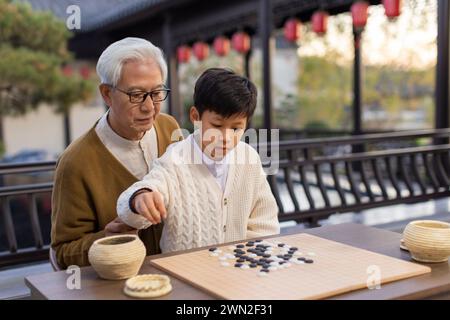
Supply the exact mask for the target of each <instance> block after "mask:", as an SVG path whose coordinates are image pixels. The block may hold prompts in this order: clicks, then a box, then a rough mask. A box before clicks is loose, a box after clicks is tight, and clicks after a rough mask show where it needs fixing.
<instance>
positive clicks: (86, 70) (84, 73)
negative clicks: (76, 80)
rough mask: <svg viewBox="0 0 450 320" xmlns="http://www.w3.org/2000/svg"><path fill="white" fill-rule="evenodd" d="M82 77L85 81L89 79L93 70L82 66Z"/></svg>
mask: <svg viewBox="0 0 450 320" xmlns="http://www.w3.org/2000/svg"><path fill="white" fill-rule="evenodd" d="M80 75H81V77H82V78H83V79H84V80H86V79H89V77H90V75H91V70H89V67H87V66H82V67H81V69H80Z"/></svg>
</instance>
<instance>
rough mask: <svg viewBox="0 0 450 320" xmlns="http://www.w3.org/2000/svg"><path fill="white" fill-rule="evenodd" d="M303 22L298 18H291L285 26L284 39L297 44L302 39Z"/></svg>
mask: <svg viewBox="0 0 450 320" xmlns="http://www.w3.org/2000/svg"><path fill="white" fill-rule="evenodd" d="M300 32H301V22H300V20H298V19H297V18H291V19H289V20H287V21H286V23H285V24H284V37H285V38H286V40H287V41H289V42H295V41H297V40H298V39H299V38H300Z"/></svg>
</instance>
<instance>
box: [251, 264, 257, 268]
mask: <svg viewBox="0 0 450 320" xmlns="http://www.w3.org/2000/svg"><path fill="white" fill-rule="evenodd" d="M257 266H258V265H257V264H256V263H250V268H256V267H257Z"/></svg>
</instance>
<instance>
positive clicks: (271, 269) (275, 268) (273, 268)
mask: <svg viewBox="0 0 450 320" xmlns="http://www.w3.org/2000/svg"><path fill="white" fill-rule="evenodd" d="M267 269H269V270H270V271H275V270H277V269H278V268H277V267H275V266H270V267H269V268H267Z"/></svg>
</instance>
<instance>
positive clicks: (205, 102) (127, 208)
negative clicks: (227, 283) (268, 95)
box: [117, 68, 280, 252]
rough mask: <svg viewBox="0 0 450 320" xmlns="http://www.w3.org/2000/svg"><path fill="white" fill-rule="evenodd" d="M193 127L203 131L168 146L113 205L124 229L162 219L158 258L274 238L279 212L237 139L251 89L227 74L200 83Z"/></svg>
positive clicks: (248, 112) (251, 155)
mask: <svg viewBox="0 0 450 320" xmlns="http://www.w3.org/2000/svg"><path fill="white" fill-rule="evenodd" d="M194 105H195V106H193V107H191V109H190V113H189V116H190V120H191V121H192V122H193V123H195V124H200V125H201V128H200V129H198V130H195V131H194V133H193V134H191V135H190V136H188V137H187V138H186V139H185V140H183V141H181V142H177V143H174V144H172V145H171V146H170V147H169V148H168V149H167V151H166V153H165V154H164V155H163V156H162V157H161V158H159V159H157V160H155V161H154V163H153V168H152V170H151V171H150V173H149V174H148V175H146V176H145V177H144V179H143V180H142V181H139V182H136V183H135V184H133V185H132V186H131V187H130V188H128V189H127V190H125V191H124V192H123V193H122V194H121V195H120V197H119V199H118V202H117V212H118V215H119V217H120V218H121V219H122V221H123V222H125V223H126V224H128V225H130V226H132V227H134V228H137V229H143V228H147V227H149V226H150V225H152V224H158V223H161V221H162V220H164V228H163V232H162V236H161V241H160V247H161V250H162V252H170V251H178V250H184V249H191V248H196V247H201V246H206V245H214V244H218V243H223V242H229V241H236V240H243V239H246V238H255V237H260V236H265V235H272V234H278V233H279V231H280V227H279V222H278V216H277V214H278V208H277V205H276V202H275V198H274V197H273V195H272V193H271V190H270V187H269V184H268V183H267V180H266V176H265V174H264V171H263V169H262V165H261V161H260V158H259V155H258V153H257V152H256V150H255V149H253V148H252V147H251V146H250V145H248V144H247V143H244V142H241V141H240V139H241V137H242V135H243V134H244V131H245V129H246V126H247V124H248V122H249V120H250V118H251V116H252V115H253V112H254V110H255V107H256V87H255V86H254V84H253V83H252V82H250V81H249V80H248V79H246V78H244V77H241V76H239V75H237V74H235V73H234V72H232V71H230V70H226V69H220V68H211V69H208V70H206V71H205V72H204V73H203V74H202V75H201V76H200V78H199V79H198V80H197V83H196V85H195V90H194Z"/></svg>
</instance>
